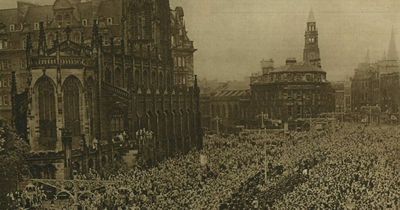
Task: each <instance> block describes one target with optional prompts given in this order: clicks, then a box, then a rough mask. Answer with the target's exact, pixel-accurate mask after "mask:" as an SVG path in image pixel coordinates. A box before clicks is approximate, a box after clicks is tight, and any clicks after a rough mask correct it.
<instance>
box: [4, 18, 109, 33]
mask: <svg viewBox="0 0 400 210" xmlns="http://www.w3.org/2000/svg"><path fill="white" fill-rule="evenodd" d="M96 22H98V20H96ZM63 23H64V22H63V21H58V25H60V26H61V25H63ZM81 23H82V26H85V27H86V26H88V25H89V21H88V20H87V19H82V21H81ZM106 23H107V25H113V24H114V19H113V18H111V17H109V18H107V20H106ZM65 24H66V25H70V24H71V22H70V21H66V22H65ZM12 26H13V27H12V28H13V30H11V26H10V31H14V29H15V26H14V25H12ZM39 29H40V24H39V23H34V24H33V30H36V31H37V30H39Z"/></svg>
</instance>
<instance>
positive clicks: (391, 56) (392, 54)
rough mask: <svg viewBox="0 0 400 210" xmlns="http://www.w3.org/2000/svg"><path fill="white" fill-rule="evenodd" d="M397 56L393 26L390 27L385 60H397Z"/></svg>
mask: <svg viewBox="0 0 400 210" xmlns="http://www.w3.org/2000/svg"><path fill="white" fill-rule="evenodd" d="M398 59H399V57H398V55H397V49H396V41H395V34H394V28H393V27H392V34H391V37H390V43H389V50H388V53H387V60H393V61H395V60H398Z"/></svg>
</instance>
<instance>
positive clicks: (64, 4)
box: [53, 0, 74, 9]
mask: <svg viewBox="0 0 400 210" xmlns="http://www.w3.org/2000/svg"><path fill="white" fill-rule="evenodd" d="M53 8H54V9H72V8H74V7H73V6H72V4H71V2H69V0H56V1H55V2H54V5H53Z"/></svg>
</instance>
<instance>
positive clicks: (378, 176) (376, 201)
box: [274, 126, 400, 209]
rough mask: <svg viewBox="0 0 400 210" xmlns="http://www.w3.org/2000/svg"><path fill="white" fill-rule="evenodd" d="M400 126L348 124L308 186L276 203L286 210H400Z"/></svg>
mask: <svg viewBox="0 0 400 210" xmlns="http://www.w3.org/2000/svg"><path fill="white" fill-rule="evenodd" d="M399 137H400V130H399V129H398V127H396V128H395V127H366V128H365V127H354V126H353V127H351V126H346V127H344V128H342V129H341V130H340V131H339V132H336V133H334V134H332V141H329V142H326V143H325V144H324V145H323V146H324V150H325V151H327V152H328V155H327V159H326V161H324V162H321V163H320V164H318V165H316V166H315V167H314V168H313V169H311V170H310V173H309V175H308V179H307V181H306V182H304V183H302V184H301V185H299V186H298V187H297V188H295V190H294V191H292V192H289V193H287V194H286V195H285V196H284V197H283V199H281V200H279V201H277V202H276V204H275V206H274V207H275V208H277V209H284V208H287V207H291V206H298V207H299V208H302V209H398V208H399V207H400V190H399V189H400V176H399V174H400V140H399Z"/></svg>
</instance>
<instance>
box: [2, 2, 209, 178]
mask: <svg viewBox="0 0 400 210" xmlns="http://www.w3.org/2000/svg"><path fill="white" fill-rule="evenodd" d="M15 11H16V16H17V18H16V21H17V22H16V23H13V24H15V26H16V28H14V30H16V31H14V32H13V33H15V36H10V37H9V38H8V41H9V42H10V43H15V48H16V49H19V50H21V49H22V51H24V52H25V53H24V54H23V55H24V58H25V60H26V70H25V72H23V75H25V77H24V78H23V79H21V78H20V77H19V75H22V73H19V72H17V73H16V74H14V75H15V76H14V77H13V79H12V84H13V85H12V86H13V87H12V88H11V89H12V91H11V98H12V101H13V110H12V116H13V117H12V121H13V122H14V123H15V125H16V129H17V131H18V132H19V133H21V134H22V135H25V136H26V137H27V139H29V143H30V145H31V148H32V156H31V157H30V161H31V163H32V165H33V168H34V171H35V172H34V174H35V177H40V178H54V177H61V176H64V175H65V174H66V173H68V174H70V170H71V168H72V167H73V166H75V167H76V166H78V167H77V168H80V169H83V170H85V169H87V168H88V167H89V168H101V166H102V165H103V164H105V163H106V162H107V161H113V160H114V159H115V158H116V155H117V154H116V153H117V149H116V148H114V145H113V141H112V139H113V138H115V137H116V136H118V135H120V134H121V133H124V134H126V135H127V136H129V139H130V140H131V141H132V142H134V143H133V145H130V146H131V147H132V148H135V149H139V156H140V155H143V151H144V149H143V148H144V147H145V146H146V145H143V142H142V141H140V140H139V139H142V137H140V136H138V135H137V132H138V131H139V130H143V129H146V130H148V131H151V132H152V133H153V135H152V139H151V141H152V144H151V150H152V151H153V153H154V154H155V155H154V156H152V157H151V158H152V161H153V162H154V161H160V160H162V159H164V158H167V157H170V156H173V155H177V154H182V153H186V152H188V151H189V150H191V149H199V148H201V147H202V134H201V129H200V128H201V117H200V111H199V88H198V86H197V80H196V77H195V76H194V75H193V62H192V60H193V53H194V51H195V49H194V48H193V42H192V41H190V40H189V38H188V36H187V32H186V29H185V27H184V25H182V24H183V21H182V18H183V15H182V13H183V10H182V8H177V9H176V11H179V12H176V11H172V12H171V9H170V5H169V1H166V0H144V1H138V0H92V1H88V2H81V1H79V0H56V1H55V2H54V4H53V5H47V6H39V5H33V4H26V3H19V4H18V8H17V9H16V10H15ZM0 12H1V11H0ZM174 13H180V14H181V15H180V16H179V15H176V16H175V17H178V18H179V19H180V21H176V20H175V19H176V18H172V17H173V15H172V14H174ZM10 33H11V32H10ZM175 43H183V44H181V45H180V47H179V50H177V49H176V48H177V47H176V46H177V45H176V44H175ZM188 43H189V44H188ZM174 44H175V45H174ZM177 51H184V52H185V53H181V52H177ZM177 56H179V57H185V58H186V59H187V60H188V62H187V63H188V65H185V66H184V67H185V68H181V69H180V70H179V73H180V75H178V74H177V70H176V65H175V63H176V62H174V61H175V60H177V59H176V57H177ZM186 66H187V67H188V68H186ZM182 72H184V73H182ZM182 75H184V76H185V77H187V78H185V79H180V80H179V81H183V80H184V81H185V83H177V82H176V81H177V79H176V78H177V77H178V76H179V78H182V77H183V76H182ZM186 81H188V82H186ZM21 83H22V84H24V85H22V86H25V88H18V87H17V86H21ZM97 142H98V145H99V146H98V149H96V151H94V150H93V148H92V146H91V145H93V144H94V143H97ZM67 148H69V150H70V152H66V150H68V149H67ZM132 148H130V149H132ZM120 149H121V150H123V148H120ZM50 157H51V158H50Z"/></svg>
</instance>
